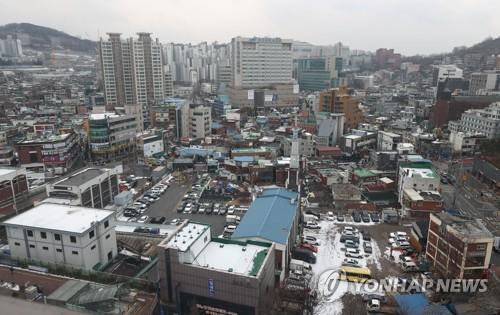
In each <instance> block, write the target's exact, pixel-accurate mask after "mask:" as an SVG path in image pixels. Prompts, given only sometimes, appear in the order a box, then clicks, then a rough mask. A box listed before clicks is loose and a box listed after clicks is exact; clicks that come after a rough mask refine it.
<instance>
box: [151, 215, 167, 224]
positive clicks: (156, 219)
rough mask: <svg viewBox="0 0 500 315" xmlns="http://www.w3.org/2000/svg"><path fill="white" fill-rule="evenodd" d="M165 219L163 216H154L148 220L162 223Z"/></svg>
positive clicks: (153, 222) (152, 222)
mask: <svg viewBox="0 0 500 315" xmlns="http://www.w3.org/2000/svg"><path fill="white" fill-rule="evenodd" d="M166 220H167V219H166V218H165V217H154V218H152V219H151V221H149V223H151V224H163V223H164V222H165V221H166Z"/></svg>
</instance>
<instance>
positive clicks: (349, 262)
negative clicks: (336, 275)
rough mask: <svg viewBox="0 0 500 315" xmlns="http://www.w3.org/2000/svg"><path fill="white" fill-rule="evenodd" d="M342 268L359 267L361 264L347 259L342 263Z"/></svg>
mask: <svg viewBox="0 0 500 315" xmlns="http://www.w3.org/2000/svg"><path fill="white" fill-rule="evenodd" d="M342 266H348V267H359V262H358V261H357V260H356V259H353V258H345V259H344V260H343V261H342Z"/></svg>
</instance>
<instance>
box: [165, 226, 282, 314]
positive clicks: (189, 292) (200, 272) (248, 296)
mask: <svg viewBox="0 0 500 315" xmlns="http://www.w3.org/2000/svg"><path fill="white" fill-rule="evenodd" d="M274 247H275V246H274V245H273V244H272V243H271V242H266V241H254V240H247V241H238V240H228V239H223V238H212V237H211V233H210V226H208V225H204V224H198V223H191V222H187V221H186V222H185V223H183V224H182V225H181V226H180V227H179V229H178V230H177V231H176V232H175V233H172V234H170V236H169V237H168V238H166V239H165V240H163V241H162V242H161V243H160V244H159V245H158V248H159V249H160V253H159V255H158V257H159V261H158V271H159V275H160V292H161V299H162V302H163V303H165V304H167V305H168V306H170V307H171V308H172V309H176V310H177V311H178V312H180V313H181V314H193V313H200V314H201V313H203V314H208V313H210V314H212V313H217V314H249V315H250V314H263V313H265V310H269V308H270V307H271V306H272V304H273V299H274V289H273V288H274V274H275V271H274V269H275V251H274Z"/></svg>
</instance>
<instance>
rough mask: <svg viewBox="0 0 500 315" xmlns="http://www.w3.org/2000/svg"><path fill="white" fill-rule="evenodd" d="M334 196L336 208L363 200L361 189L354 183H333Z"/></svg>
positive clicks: (342, 207)
mask: <svg viewBox="0 0 500 315" xmlns="http://www.w3.org/2000/svg"><path fill="white" fill-rule="evenodd" d="M332 196H333V203H334V206H335V209H344V208H345V206H346V205H348V204H353V203H359V202H360V201H361V190H360V189H359V188H358V187H356V186H354V185H352V184H332Z"/></svg>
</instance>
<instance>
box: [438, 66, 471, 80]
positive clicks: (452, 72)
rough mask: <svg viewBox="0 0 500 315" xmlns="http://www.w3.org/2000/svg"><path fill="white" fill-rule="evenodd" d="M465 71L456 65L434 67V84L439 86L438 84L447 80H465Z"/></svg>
mask: <svg viewBox="0 0 500 315" xmlns="http://www.w3.org/2000/svg"><path fill="white" fill-rule="evenodd" d="M463 76H464V71H463V70H462V69H460V68H459V67H457V66H456V65H439V66H435V67H434V73H433V83H434V85H437V83H438V82H441V81H444V80H445V79H448V78H450V79H452V78H463Z"/></svg>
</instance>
